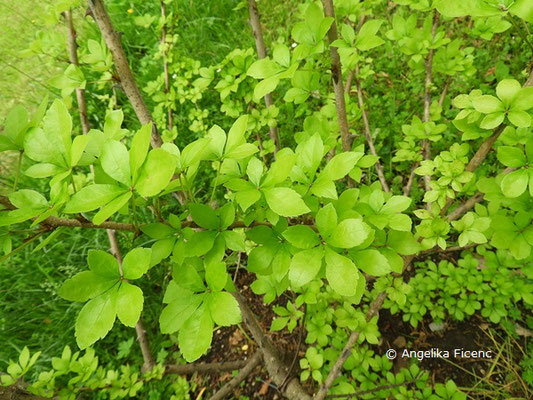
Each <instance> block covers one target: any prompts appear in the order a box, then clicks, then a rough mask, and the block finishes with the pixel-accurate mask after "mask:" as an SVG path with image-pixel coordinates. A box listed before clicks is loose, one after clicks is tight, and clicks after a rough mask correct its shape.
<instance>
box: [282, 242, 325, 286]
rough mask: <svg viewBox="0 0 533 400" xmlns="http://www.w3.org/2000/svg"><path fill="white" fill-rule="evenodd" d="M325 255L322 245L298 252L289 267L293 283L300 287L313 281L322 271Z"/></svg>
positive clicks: (290, 278)
mask: <svg viewBox="0 0 533 400" xmlns="http://www.w3.org/2000/svg"><path fill="white" fill-rule="evenodd" d="M323 255H324V251H323V249H322V247H316V248H314V249H310V250H304V251H300V252H299V253H296V254H295V255H294V257H293V258H292V261H291V265H290V267H289V280H290V281H291V284H293V285H294V286H296V287H299V286H303V285H305V284H307V283H309V282H311V281H312V280H313V279H314V278H315V277H316V275H317V274H318V272H319V271H320V267H321V266H322V257H323Z"/></svg>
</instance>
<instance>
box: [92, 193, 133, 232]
mask: <svg viewBox="0 0 533 400" xmlns="http://www.w3.org/2000/svg"><path fill="white" fill-rule="evenodd" d="M131 196H132V193H131V192H126V193H124V194H121V195H120V196H118V197H117V198H115V199H113V200H111V201H110V202H109V203H107V204H106V205H105V206H104V207H102V208H101V209H100V211H98V212H97V213H96V215H95V216H94V217H93V222H94V223H95V224H96V225H100V224H101V223H102V222H104V221H105V220H106V219H108V218H109V217H110V216H112V215H113V214H114V213H116V212H117V211H118V210H120V209H121V208H122V207H123V206H124V205H126V204H127V203H128V201H129V199H130V198H131Z"/></svg>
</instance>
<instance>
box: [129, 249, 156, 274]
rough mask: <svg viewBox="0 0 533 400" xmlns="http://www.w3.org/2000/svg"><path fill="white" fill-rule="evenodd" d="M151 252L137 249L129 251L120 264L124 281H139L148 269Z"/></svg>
mask: <svg viewBox="0 0 533 400" xmlns="http://www.w3.org/2000/svg"><path fill="white" fill-rule="evenodd" d="M151 257H152V250H150V249H145V248H142V247H138V248H136V249H133V250H131V251H130V252H129V253H128V254H126V257H124V262H123V263H122V272H123V273H124V278H126V279H139V278H140V277H141V276H143V275H144V274H145V273H146V271H148V268H150V258H151Z"/></svg>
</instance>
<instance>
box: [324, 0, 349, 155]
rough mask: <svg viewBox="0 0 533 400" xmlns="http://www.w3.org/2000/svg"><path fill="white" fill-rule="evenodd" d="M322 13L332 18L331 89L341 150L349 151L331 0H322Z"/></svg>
mask: <svg viewBox="0 0 533 400" xmlns="http://www.w3.org/2000/svg"><path fill="white" fill-rule="evenodd" d="M322 5H323V7H324V15H325V16H326V17H331V18H333V23H332V24H331V27H330V28H329V31H328V41H329V45H330V46H329V52H330V58H331V81H332V82H333V91H334V92H335V108H336V110H337V120H338V122H339V130H340V133H341V141H342V149H343V151H350V149H351V148H352V140H351V137H350V132H349V130H348V118H347V117H346V103H345V99H344V85H343V83H342V66H341V58H340V56H339V52H338V51H337V48H336V47H335V46H332V45H331V43H333V42H334V41H335V40H337V23H336V22H335V8H334V6H333V0H322Z"/></svg>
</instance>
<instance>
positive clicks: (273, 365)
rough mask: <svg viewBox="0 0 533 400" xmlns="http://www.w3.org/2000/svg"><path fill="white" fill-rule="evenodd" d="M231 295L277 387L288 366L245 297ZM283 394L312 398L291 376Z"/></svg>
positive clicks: (304, 399) (297, 399)
mask: <svg viewBox="0 0 533 400" xmlns="http://www.w3.org/2000/svg"><path fill="white" fill-rule="evenodd" d="M233 296H234V297H235V299H236V300H237V302H238V303H239V308H240V309H241V313H242V318H243V321H244V323H245V324H246V326H247V327H248V329H249V330H250V333H251V334H252V336H253V338H254V340H255V342H256V343H257V345H258V346H259V349H260V350H261V352H262V353H263V360H264V362H265V367H266V369H267V371H268V374H269V376H270V378H271V379H272V381H273V382H274V383H275V384H276V386H277V387H278V388H279V387H280V386H281V384H282V382H283V380H284V379H285V376H286V374H287V371H288V366H287V365H286V364H285V363H284V362H283V361H282V359H281V356H280V354H279V351H278V349H276V347H275V346H274V344H273V343H272V340H271V339H270V338H269V337H268V336H267V335H265V333H264V332H263V329H262V328H261V327H260V326H259V322H258V321H257V318H256V317H255V316H254V314H253V312H252V310H250V307H248V304H247V303H246V301H245V299H244V298H243V297H242V296H241V295H240V294H239V293H233ZM283 395H284V396H285V397H287V398H288V399H291V400H312V398H311V396H309V394H307V393H306V392H305V390H304V389H303V388H302V386H301V385H300V382H299V379H298V378H292V379H290V380H289V381H288V382H287V384H286V385H285V386H284V387H283Z"/></svg>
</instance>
